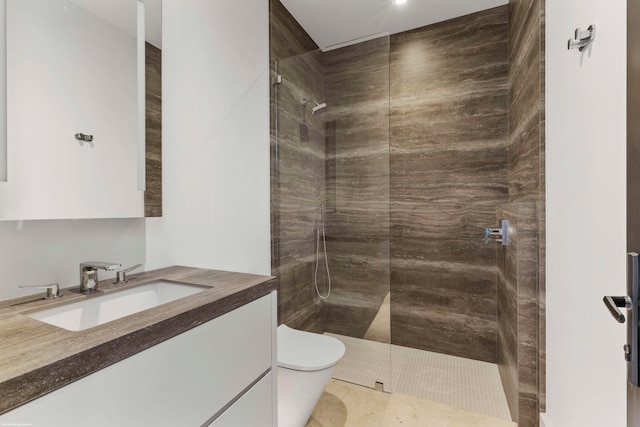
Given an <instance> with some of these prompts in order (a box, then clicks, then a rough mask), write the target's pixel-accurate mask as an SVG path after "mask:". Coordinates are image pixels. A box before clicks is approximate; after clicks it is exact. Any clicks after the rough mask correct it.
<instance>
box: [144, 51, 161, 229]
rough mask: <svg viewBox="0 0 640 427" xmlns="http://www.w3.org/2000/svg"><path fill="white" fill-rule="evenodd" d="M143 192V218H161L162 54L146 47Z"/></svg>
mask: <svg viewBox="0 0 640 427" xmlns="http://www.w3.org/2000/svg"><path fill="white" fill-rule="evenodd" d="M145 78H146V100H145V108H146V122H145V126H146V162H145V163H146V167H145V171H146V172H145V174H146V190H145V192H144V216H145V217H160V216H162V51H161V50H160V49H158V48H157V47H155V46H153V45H152V44H150V43H146V45H145Z"/></svg>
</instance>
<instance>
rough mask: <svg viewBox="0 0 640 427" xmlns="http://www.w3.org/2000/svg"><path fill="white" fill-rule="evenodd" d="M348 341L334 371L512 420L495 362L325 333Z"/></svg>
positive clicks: (357, 381)
mask: <svg viewBox="0 0 640 427" xmlns="http://www.w3.org/2000/svg"><path fill="white" fill-rule="evenodd" d="M328 335H331V336H333V337H335V338H338V339H339V340H341V341H342V342H343V343H344V344H345V346H346V353H345V356H344V357H343V358H342V359H341V360H340V362H338V365H336V369H335V371H334V374H333V377H334V378H336V379H340V380H344V381H347V382H350V383H353V384H361V385H364V386H366V387H370V388H374V387H375V383H376V381H380V382H382V383H383V384H384V391H387V392H391V393H392V395H391V396H395V394H396V393H400V394H403V395H409V396H415V397H416V398H418V399H424V400H426V401H431V402H437V403H441V404H444V405H448V406H452V407H456V408H461V409H465V410H467V411H471V412H476V413H480V414H485V415H488V416H490V417H493V418H500V419H503V420H507V421H510V420H511V415H510V413H509V407H508V405H507V399H506V397H505V394H504V390H503V388H502V382H501V381H500V374H499V373H498V366H497V365H495V364H492V363H486V362H480V361H477V360H471V359H464V358H461V357H455V356H449V355H445V354H440V353H434V352H430V351H424V350H417V349H413V348H408V347H401V346H397V345H389V344H384V343H379V342H375V341H369V340H363V339H359V338H352V337H346V336H342V335H335V334H328Z"/></svg>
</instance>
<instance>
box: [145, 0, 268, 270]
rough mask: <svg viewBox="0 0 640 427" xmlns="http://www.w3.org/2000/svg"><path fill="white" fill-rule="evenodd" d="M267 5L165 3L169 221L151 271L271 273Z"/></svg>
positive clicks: (153, 246)
mask: <svg viewBox="0 0 640 427" xmlns="http://www.w3.org/2000/svg"><path fill="white" fill-rule="evenodd" d="M268 43H269V28H268V1H267V0H243V1H237V0H219V1H215V2H214V1H211V0H164V1H163V41H162V44H163V52H162V61H163V62H162V66H163V70H162V73H163V74H162V78H163V153H162V162H163V203H164V206H163V218H159V219H149V220H147V260H148V264H147V267H148V268H153V267H156V266H157V267H160V266H164V265H167V264H181V265H190V266H198V267H206V268H218V269H225V270H232V271H242V272H248V273H260V274H269V273H270V270H271V269H270V242H269V77H268V76H269V72H268V66H269V63H268V61H269V45H268Z"/></svg>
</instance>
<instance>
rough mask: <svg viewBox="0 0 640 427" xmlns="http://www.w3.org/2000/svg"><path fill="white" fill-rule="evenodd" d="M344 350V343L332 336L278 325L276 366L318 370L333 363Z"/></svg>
mask: <svg viewBox="0 0 640 427" xmlns="http://www.w3.org/2000/svg"><path fill="white" fill-rule="evenodd" d="M344 351H345V347H344V344H343V343H342V342H340V340H337V339H335V338H333V337H329V336H326V335H320V334H314V333H311V332H304V331H298V330H296V329H291V328H290V327H288V326H287V325H280V326H278V366H280V367H282V368H287V369H294V370H296V371H318V370H321V369H325V368H328V367H330V366H333V365H335V364H336V363H337V362H338V360H340V358H341V357H342V356H343V355H344Z"/></svg>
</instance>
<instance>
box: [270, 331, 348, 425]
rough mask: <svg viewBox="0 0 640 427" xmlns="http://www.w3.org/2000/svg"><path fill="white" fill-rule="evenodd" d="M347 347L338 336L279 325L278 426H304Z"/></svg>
mask: <svg viewBox="0 0 640 427" xmlns="http://www.w3.org/2000/svg"><path fill="white" fill-rule="evenodd" d="M344 350H345V349H344V344H342V342H340V341H339V340H337V339H335V338H332V337H329V336H326V335H320V334H314V333H311V332H303V331H298V330H296V329H291V328H289V327H288V326H286V325H280V326H278V427H304V425H305V424H306V423H307V421H308V420H309V417H310V416H311V413H312V412H313V408H314V407H315V406H316V403H318V400H320V396H321V395H322V392H323V390H324V388H325V386H326V385H327V383H328V382H329V380H330V379H331V375H332V374H333V368H334V367H335V366H336V363H338V361H339V360H340V359H341V358H342V356H343V355H344Z"/></svg>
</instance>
